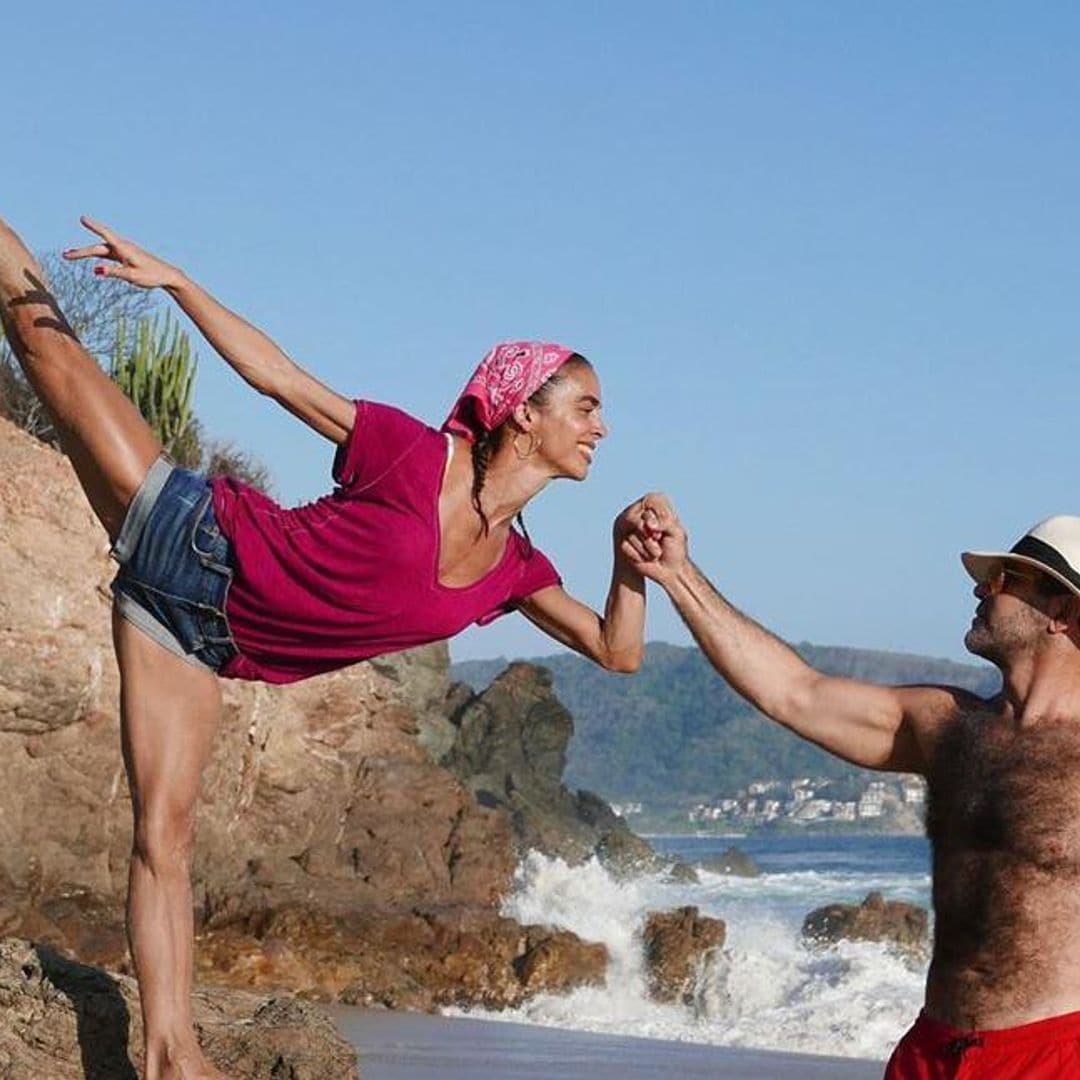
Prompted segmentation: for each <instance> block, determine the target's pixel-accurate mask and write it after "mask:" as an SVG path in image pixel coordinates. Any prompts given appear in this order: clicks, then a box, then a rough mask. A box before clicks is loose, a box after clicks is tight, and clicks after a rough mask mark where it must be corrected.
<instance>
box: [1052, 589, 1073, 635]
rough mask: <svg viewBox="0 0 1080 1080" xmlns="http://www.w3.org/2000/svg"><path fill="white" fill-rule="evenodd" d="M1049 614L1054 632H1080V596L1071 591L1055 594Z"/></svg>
mask: <svg viewBox="0 0 1080 1080" xmlns="http://www.w3.org/2000/svg"><path fill="white" fill-rule="evenodd" d="M1049 614H1050V629H1051V631H1052V632H1054V633H1057V634H1068V633H1072V632H1075V633H1078V634H1080V596H1077V595H1076V594H1075V593H1071V592H1070V593H1064V594H1060V595H1058V596H1055V597H1054V601H1053V604H1052V605H1051V607H1050V612H1049Z"/></svg>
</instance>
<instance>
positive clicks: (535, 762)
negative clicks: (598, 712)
mask: <svg viewBox="0 0 1080 1080" xmlns="http://www.w3.org/2000/svg"><path fill="white" fill-rule="evenodd" d="M447 712H448V714H449V720H450V726H451V730H452V733H453V737H452V740H451V741H449V742H448V744H447V749H446V750H445V751H444V752H443V754H442V755H441V757H440V761H441V762H442V764H443V765H445V766H446V767H447V768H448V769H449V770H450V771H451V772H452V773H453V774H454V775H455V776H457V777H458V778H459V779H460V780H461V782H462V783H463V784H465V785H467V786H468V788H469V789H470V790H471V791H472V792H473V794H474V795H475V797H476V800H477V802H478V803H480V804H481V805H483V806H488V807H492V808H502V809H505V810H506V811H507V813H508V814H509V815H510V820H511V823H512V825H513V829H514V835H515V837H516V840H517V845H518V849H519V851H520V852H525V851H540V852H543V853H544V854H545V855H551V856H556V857H558V858H561V859H564V860H565V861H566V862H568V863H571V864H575V863H580V862H582V861H584V860H585V859H588V858H591V857H593V856H596V857H597V858H598V859H600V861H601V862H602V863H603V864H604V865H605V866H606V867H607V868H608V869H609V870H611V871H612V872H613V873H615V874H617V875H627V874H634V873H640V872H648V871H656V870H665V869H668V870H671V871H673V872H674V873H676V874H678V875H679V876H681V877H693V875H694V872H693V870H691V869H690V867H687V866H684V865H682V864H677V863H675V862H674V861H672V860H663V859H660V858H658V857H657V856H656V854H655V853H654V852H653V850H652V848H651V847H650V846H649V845H648V844H647V843H646V842H645V841H644V840H642V839H641V838H640V837H638V836H636V835H635V834H634V833H633V832H631V831H630V829H629V828H628V827H627V825H626V823H625V822H624V821H623V820H622V818H620V817H618V816H617V815H616V814H615V813H614V812H613V811H612V809H611V807H610V806H608V804H607V803H606V802H604V800H603V799H601V798H599V796H597V795H593V794H592V793H591V792H588V791H572V790H571V789H569V788H568V787H567V786H566V784H565V783H564V781H563V772H564V771H565V769H566V750H567V744H568V743H569V741H570V737H571V735H573V733H574V718H573V717H572V716H571V715H570V713H569V711H568V710H567V709H566V708H565V706H564V705H563V704H562V703H561V702H560V701H559V699H558V698H557V697H556V696H555V693H554V691H553V689H552V685H551V674H550V672H548V671H547V670H546V669H544V668H542V667H537V666H535V665H534V664H527V663H515V664H510V665H509V666H508V667H507V668H506V669H505V670H503V671H502V672H501V673H500V674H499V675H497V676H496V677H495V678H494V679H493V680H492V682H491V685H490V686H488V687H487V688H486V689H484V690H482V691H480V692H479V693H473V692H472V691H471V690H470V689H469V687H468V686H466V685H465V684H463V683H458V684H456V685H455V686H454V688H453V689H452V690H451V694H450V699H449V702H448V705H447Z"/></svg>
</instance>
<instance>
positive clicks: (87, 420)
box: [0, 221, 161, 539]
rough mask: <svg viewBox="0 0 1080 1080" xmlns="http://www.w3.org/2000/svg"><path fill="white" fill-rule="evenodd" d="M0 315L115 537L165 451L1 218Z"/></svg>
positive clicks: (85, 487) (97, 511) (94, 504)
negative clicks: (86, 344) (81, 339)
mask: <svg viewBox="0 0 1080 1080" xmlns="http://www.w3.org/2000/svg"><path fill="white" fill-rule="evenodd" d="M0 321H2V323H3V327H4V331H5V333H6V335H7V339H8V343H9V344H10V345H11V348H12V349H13V350H14V352H15V355H16V356H17V357H18V359H19V362H20V363H21V364H22V368H23V371H25V372H26V376H27V378H28V379H29V380H30V383H31V385H32V386H33V387H34V390H35V391H36V392H37V394H38V396H39V397H40V398H41V400H42V401H43V402H44V404H45V406H46V408H48V410H49V412H50V413H51V414H52V417H53V419H54V421H55V423H56V427H57V430H58V431H59V433H60V440H61V443H62V445H63V447H64V451H65V452H66V453H67V455H68V457H69V458H70V459H71V463H72V465H73V466H74V468H75V472H76V474H77V475H78V477H79V481H80V483H81V484H82V486H83V490H84V491H85V492H86V496H87V498H88V499H89V500H90V505H91V507H92V508H93V510H94V513H95V514H96V515H97V516H98V519H99V520H100V521H101V523H102V524H103V525H104V526H105V528H106V530H107V531H108V533H109V538H110V539H115V538H116V535H117V533H118V532H119V531H120V526H121V525H122V524H123V520H124V514H125V512H126V510H127V506H128V503H130V502H131V498H132V496H133V495H134V494H135V492H136V491H138V489H139V485H140V484H141V483H142V482H143V479H144V478H145V476H146V472H147V470H148V469H149V468H150V466H151V465H152V464H153V462H154V460H155V459H156V458H157V456H158V455H159V454H160V453H161V443H160V441H159V440H158V438H157V436H156V435H155V434H154V432H153V430H152V429H151V428H150V425H149V424H147V423H146V421H145V420H144V419H143V418H142V416H140V415H139V411H138V409H136V408H135V406H134V405H133V404H132V403H131V401H129V400H128V398H127V397H126V396H125V395H124V393H123V392H122V391H121V390H120V388H119V387H118V386H117V385H116V383H114V382H113V380H112V379H110V378H109V376H108V375H106V374H105V372H104V371H102V370H101V367H100V366H99V365H98V363H97V362H96V361H95V360H94V358H93V357H92V356H91V355H90V354H89V353H88V352H87V351H86V350H85V349H84V348H83V347H82V345H81V344H80V343H79V340H78V338H77V337H76V336H75V334H74V332H73V331H72V329H71V327H70V326H69V325H68V322H67V319H65V318H64V314H63V312H62V311H61V310H60V308H59V307H58V305H57V303H56V300H55V299H54V297H53V296H52V294H51V293H50V292H49V290H48V286H47V285H46V283H45V276H44V274H43V273H42V270H41V267H40V266H39V265H38V263H37V261H36V260H35V259H34V257H33V256H32V255H31V254H30V252H29V251H28V250H27V248H26V246H25V245H24V244H23V242H22V241H21V240H20V239H19V238H18V236H16V235H15V233H14V232H12V231H11V229H10V228H8V226H7V225H5V224H4V223H3V222H2V221H0Z"/></svg>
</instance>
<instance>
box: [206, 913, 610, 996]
mask: <svg viewBox="0 0 1080 1080" xmlns="http://www.w3.org/2000/svg"><path fill="white" fill-rule="evenodd" d="M607 960H608V955H607V949H606V948H605V947H604V946H603V945H598V944H591V943H588V942H583V941H581V939H580V938H578V937H577V936H576V935H575V934H572V933H570V932H568V931H560V930H553V929H551V928H549V927H543V926H521V925H520V924H519V923H517V922H515V921H514V920H513V919H508V918H504V917H502V916H500V915H497V914H496V913H495V912H494V911H484V910H481V909H478V908H475V907H468V908H465V907H456V908H441V909H423V908H415V909H413V910H411V911H408V912H397V913H391V912H381V913H377V912H376V913H372V912H361V913H355V914H353V915H350V916H348V917H342V916H338V917H329V916H326V915H321V914H317V913H313V912H311V911H309V910H307V909H304V908H300V907H295V908H289V909H284V910H280V911H276V912H273V913H271V914H269V915H267V916H264V917H261V918H256V919H252V920H249V921H248V923H247V924H246V925H241V924H237V925H232V926H225V927H219V928H217V929H213V930H208V931H206V932H205V933H204V934H202V935H201V936H200V939H199V949H198V963H199V974H200V978H201V979H204V980H205V981H208V982H217V983H222V984H225V985H234V986H255V987H274V986H289V987H292V988H294V989H296V990H297V991H298V992H300V993H302V994H303V995H304V996H305V997H311V998H315V999H318V1000H327V1001H328V1000H337V1001H342V1002H344V1003H346V1004H357V1005H382V1006H386V1007H389V1008H409V1009H422V1010H432V1009H435V1008H438V1007H440V1006H444V1005H470V1004H479V1005H483V1006H484V1007H486V1008H496V1009H497V1008H506V1007H509V1006H513V1005H517V1004H520V1003H521V1002H522V1001H524V1000H525V999H526V998H527V997H529V996H531V995H532V994H535V993H538V992H540V991H549V992H554V993H558V992H564V991H566V990H569V989H572V988H573V987H576V986H583V985H592V984H596V983H599V982H602V981H603V978H604V973H605V971H606V968H607Z"/></svg>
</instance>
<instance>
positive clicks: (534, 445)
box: [510, 431, 541, 461]
mask: <svg viewBox="0 0 1080 1080" xmlns="http://www.w3.org/2000/svg"><path fill="white" fill-rule="evenodd" d="M522 435H527V436H528V438H529V448H528V449H527V450H526V451H525V453H522V452H521V449H520V447H519V446H518V439H519V438H521V436H522ZM510 444H511V446H513V448H514V453H515V454H516V455H517V459H518V461H526V460H528V459H529V458H531V457H532V456H533V454H535V453H536V451H537V450H539V449H540V446H541V439H540V438H539V436H537V435H534V434H533V433H532V432H531V431H519V432H517V434H516V435H514V437H513V439H512V440H511V443H510Z"/></svg>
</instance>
